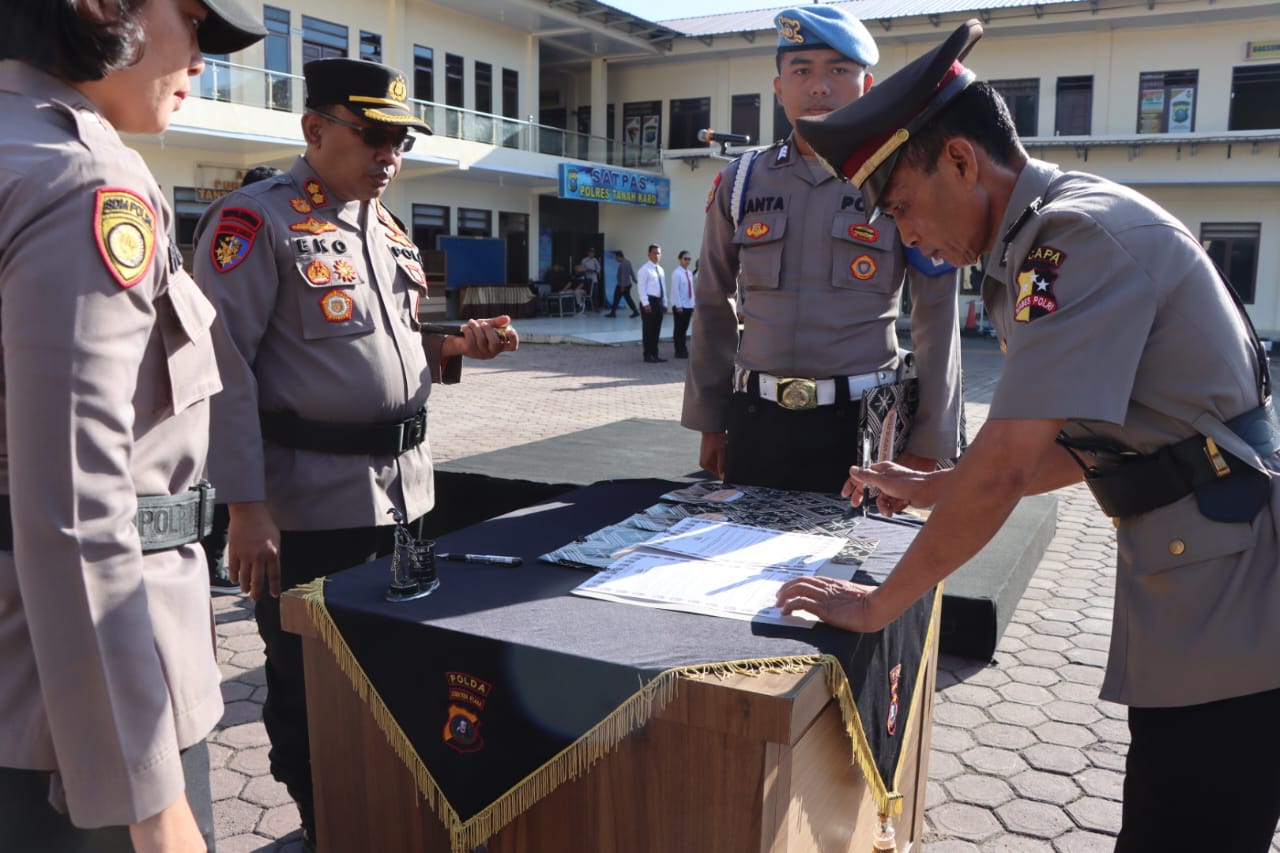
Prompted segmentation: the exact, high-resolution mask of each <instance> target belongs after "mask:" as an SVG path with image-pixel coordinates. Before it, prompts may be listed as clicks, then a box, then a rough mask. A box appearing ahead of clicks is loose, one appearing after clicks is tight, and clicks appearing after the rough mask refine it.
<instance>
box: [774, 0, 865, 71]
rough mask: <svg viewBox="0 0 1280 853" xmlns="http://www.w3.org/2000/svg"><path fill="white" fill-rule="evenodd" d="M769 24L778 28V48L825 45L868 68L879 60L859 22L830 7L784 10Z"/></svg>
mask: <svg viewBox="0 0 1280 853" xmlns="http://www.w3.org/2000/svg"><path fill="white" fill-rule="evenodd" d="M773 25H774V26H775V27H777V28H778V50H779V51H783V50H812V49H813V48H817V47H829V48H831V49H832V50H834V51H835V52H836V53H839V54H841V55H842V56H847V57H849V58H850V59H852V60H853V61H854V62H858V63H861V64H862V65H865V66H867V67H868V68H870V67H871V66H872V65H875V64H876V63H877V62H879V61H880V49H879V48H878V47H876V42H875V39H873V38H871V33H869V32H867V28H866V27H864V26H863V25H862V22H861V21H859V20H858V19H857V18H854V17H852V16H850V15H847V14H845V13H844V12H843V11H842V10H840V9H837V8H835V7H834V6H801V7H799V8H796V9H784V10H783V11H781V12H779V13H778V14H777V15H776V16H774V19H773Z"/></svg>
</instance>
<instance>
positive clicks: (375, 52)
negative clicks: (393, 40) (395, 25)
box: [360, 30, 382, 62]
mask: <svg viewBox="0 0 1280 853" xmlns="http://www.w3.org/2000/svg"><path fill="white" fill-rule="evenodd" d="M360 58H361V59H365V60H368V61H369V62H381V61H382V36H380V35H378V34H377V33H371V32H368V31H366V30H361V31H360Z"/></svg>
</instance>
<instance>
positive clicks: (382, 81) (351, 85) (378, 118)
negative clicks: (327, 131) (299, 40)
mask: <svg viewBox="0 0 1280 853" xmlns="http://www.w3.org/2000/svg"><path fill="white" fill-rule="evenodd" d="M302 75H303V77H305V78H306V81H307V108H308V109H313V110H314V109H319V108H321V107H328V106H334V105H337V104H340V105H342V106H344V107H346V108H347V109H349V110H351V111H352V112H353V113H355V114H357V115H361V116H364V117H365V118H367V119H368V120H369V121H373V122H378V123H379V124H391V125H395V126H397V127H411V128H413V129H415V130H420V131H422V132H423V133H431V128H430V127H429V126H428V125H427V123H426V122H424V121H422V119H420V118H418V117H417V116H416V115H414V113H413V110H411V109H410V108H409V104H408V96H409V87H408V85H407V84H406V83H405V79H404V75H403V74H401V73H400V72H399V71H398V70H396V69H395V68H392V67H390V66H389V65H382V64H381V63H378V62H369V61H368V60H364V59H316V60H312V61H311V62H308V63H307V64H306V65H304V66H303V67H302Z"/></svg>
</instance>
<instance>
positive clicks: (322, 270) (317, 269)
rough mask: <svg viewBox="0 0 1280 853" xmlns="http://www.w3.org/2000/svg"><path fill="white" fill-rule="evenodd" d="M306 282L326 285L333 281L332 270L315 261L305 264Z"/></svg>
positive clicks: (317, 260) (323, 263)
mask: <svg viewBox="0 0 1280 853" xmlns="http://www.w3.org/2000/svg"><path fill="white" fill-rule="evenodd" d="M307 281H309V282H311V283H312V284H328V283H329V282H330V281H333V270H331V269H329V265H328V264H326V263H325V262H324V261H322V260H319V259H316V260H314V261H312V262H311V263H309V264H307Z"/></svg>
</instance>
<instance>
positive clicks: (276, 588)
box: [195, 59, 518, 840]
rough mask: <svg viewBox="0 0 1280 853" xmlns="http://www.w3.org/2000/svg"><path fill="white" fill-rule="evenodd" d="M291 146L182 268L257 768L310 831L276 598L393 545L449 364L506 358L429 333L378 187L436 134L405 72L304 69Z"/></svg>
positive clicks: (482, 325) (419, 482)
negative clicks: (302, 102)
mask: <svg viewBox="0 0 1280 853" xmlns="http://www.w3.org/2000/svg"><path fill="white" fill-rule="evenodd" d="M304 74H305V77H306V84H307V99H306V108H307V110H306V113H304V115H303V116H302V131H303V136H304V138H305V139H306V144H307V148H306V152H305V153H304V154H303V155H302V156H301V157H299V158H298V159H297V160H296V161H295V162H294V164H293V166H292V168H290V169H289V171H288V172H287V173H285V174H283V175H279V176H277V177H275V178H271V179H268V180H265V181H260V182H258V183H255V184H252V185H250V186H248V187H244V188H242V189H240V190H238V191H236V192H234V193H231V194H230V195H228V196H226V197H225V198H224V199H222V200H220V202H219V203H218V204H217V205H215V206H214V207H212V208H211V209H210V210H209V211H208V212H207V213H206V215H205V216H204V218H203V219H202V220H201V222H200V225H199V226H198V228H197V240H198V243H199V248H198V249H197V251H196V259H195V274H196V279H197V281H198V282H199V283H200V286H201V287H202V288H203V289H204V290H205V292H206V293H207V294H208V296H209V298H210V299H211V300H212V301H213V303H214V304H215V306H216V307H217V310H218V324H219V326H220V329H219V330H218V331H219V332H225V334H218V335H215V339H216V346H217V350H218V363H219V367H220V368H221V370H222V372H223V377H224V380H223V386H224V388H225V389H226V390H225V391H224V392H223V393H222V394H220V395H219V396H218V397H217V398H215V400H214V404H213V410H212V415H213V429H212V438H211V440H210V448H209V470H210V476H211V477H214V476H216V477H218V478H220V482H219V483H218V485H219V491H218V498H219V500H220V501H222V500H225V501H227V503H228V508H229V510H230V519H231V523H230V528H229V531H228V543H227V568H228V570H229V573H230V575H231V578H232V579H233V580H238V581H239V583H240V587H241V589H243V590H244V591H245V592H247V593H249V595H250V596H251V597H252V598H253V600H254V601H255V602H256V603H257V604H256V616H257V620H258V630H259V633H261V635H262V637H263V640H264V642H265V644H266V654H267V662H266V676H267V699H266V703H265V705H264V707H263V721H264V722H265V724H266V727H267V734H268V735H269V736H270V739H271V771H272V774H273V775H274V776H275V778H276V779H278V780H280V781H282V782H284V784H285V786H286V787H287V788H288V790H289V793H290V794H291V795H292V796H293V798H294V800H295V801H296V802H297V804H298V810H299V813H300V816H301V818H302V824H303V829H304V832H305V833H306V836H307V839H308V840H310V839H312V838H314V829H315V814H314V807H313V797H312V791H311V766H310V749H309V744H308V740H307V719H306V698H305V694H304V685H303V674H302V655H301V644H300V642H299V640H298V638H297V637H296V636H292V635H289V634H286V633H284V632H283V631H281V628H280V607H279V599H278V596H279V594H280V591H281V590H282V589H288V588H289V587H292V586H295V585H297V584H299V583H303V582H305V581H308V580H311V579H313V578H316V577H318V576H320V575H324V574H328V573H330V572H334V571H339V570H341V569H345V568H348V567H350V566H353V565H356V564H359V563H361V562H365V561H367V560H370V559H373V558H375V557H377V556H380V555H382V554H386V553H390V551H391V549H392V548H393V545H394V540H393V531H394V526H392V524H391V516H390V515H388V511H389V510H390V509H392V508H395V509H398V510H399V511H400V512H402V513H403V514H404V517H405V518H408V519H411V520H412V521H411V523H414V521H420V519H421V518H422V517H423V516H424V515H425V514H426V513H427V511H428V510H430V509H431V507H432V505H433V503H434V501H435V495H434V493H433V489H432V468H431V455H430V452H429V448H428V445H427V443H426V403H427V397H428V395H429V394H430V393H431V386H432V383H434V382H446V383H448V382H457V381H458V378H459V374H460V370H461V361H462V357H463V356H466V357H469V358H493V357H494V356H496V355H498V354H499V353H501V352H504V351H511V350H514V349H515V348H516V345H517V343H518V338H517V336H516V333H515V330H514V329H513V328H511V327H510V326H509V321H510V318H508V317H505V316H503V317H495V318H492V319H489V320H471V321H469V322H468V323H467V325H466V326H465V327H464V328H463V334H462V335H461V336H457V337H448V338H446V337H444V336H442V335H435V334H425V333H424V332H423V330H422V326H421V324H420V323H419V322H418V308H419V306H420V304H421V302H422V301H423V300H424V299H425V298H426V296H427V286H426V277H425V275H424V273H423V268H422V257H421V255H420V254H419V252H418V249H417V248H416V247H415V246H414V244H413V241H412V240H411V239H410V238H409V237H408V236H407V235H406V234H405V233H404V231H403V230H402V229H401V227H400V225H399V224H398V223H397V222H396V220H395V218H394V217H393V216H392V215H391V214H390V212H389V211H388V210H387V209H386V208H385V207H383V206H382V203H381V202H380V201H379V198H380V196H381V195H382V194H383V192H384V191H385V190H386V189H387V187H388V186H389V185H390V183H391V181H392V179H393V178H394V177H395V175H396V173H397V172H398V171H399V169H400V166H401V163H402V156H403V154H404V152H406V151H408V150H409V149H410V147H411V146H412V144H413V142H414V138H415V137H414V136H413V135H411V132H412V131H417V132H420V133H427V134H429V133H430V132H431V129H430V128H429V127H428V126H427V125H426V124H424V123H423V122H422V121H421V120H420V119H419V118H418V117H417V116H416V115H414V113H413V112H412V111H411V110H410V108H409V106H408V104H407V103H406V96H407V87H406V84H405V78H404V75H403V74H401V73H400V72H399V71H397V70H396V69H394V68H389V67H387V66H385V65H380V64H377V63H373V62H364V61H358V60H350V59H323V60H317V61H315V62H310V63H308V64H307V65H306V67H305V68H304Z"/></svg>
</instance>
